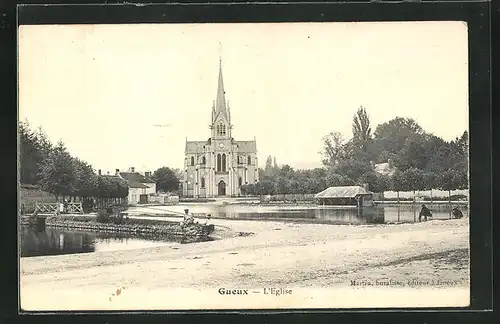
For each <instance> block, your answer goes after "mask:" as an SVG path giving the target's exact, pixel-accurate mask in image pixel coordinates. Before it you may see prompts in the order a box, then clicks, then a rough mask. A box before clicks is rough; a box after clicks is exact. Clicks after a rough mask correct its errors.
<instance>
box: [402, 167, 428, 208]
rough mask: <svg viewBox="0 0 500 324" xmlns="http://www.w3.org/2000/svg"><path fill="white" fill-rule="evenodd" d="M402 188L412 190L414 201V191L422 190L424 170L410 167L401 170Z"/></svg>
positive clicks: (423, 186) (423, 187)
mask: <svg viewBox="0 0 500 324" xmlns="http://www.w3.org/2000/svg"><path fill="white" fill-rule="evenodd" d="M403 179H404V180H403V183H404V185H403V188H404V189H405V190H408V191H413V201H415V191H416V190H424V189H425V182H424V172H423V171H422V170H420V169H417V168H410V169H407V170H405V171H404V172H403Z"/></svg>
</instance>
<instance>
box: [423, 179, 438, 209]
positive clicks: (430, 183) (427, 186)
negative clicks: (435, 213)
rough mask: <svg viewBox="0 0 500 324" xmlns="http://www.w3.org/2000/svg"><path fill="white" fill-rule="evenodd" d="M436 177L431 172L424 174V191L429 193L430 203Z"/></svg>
mask: <svg viewBox="0 0 500 324" xmlns="http://www.w3.org/2000/svg"><path fill="white" fill-rule="evenodd" d="M436 181H437V175H436V174H435V173H434V172H432V171H425V172H424V190H430V191H431V202H432V189H434V188H436Z"/></svg>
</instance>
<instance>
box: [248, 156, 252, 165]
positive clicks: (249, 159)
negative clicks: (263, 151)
mask: <svg viewBox="0 0 500 324" xmlns="http://www.w3.org/2000/svg"><path fill="white" fill-rule="evenodd" d="M248 164H252V157H251V156H250V155H249V156H248Z"/></svg>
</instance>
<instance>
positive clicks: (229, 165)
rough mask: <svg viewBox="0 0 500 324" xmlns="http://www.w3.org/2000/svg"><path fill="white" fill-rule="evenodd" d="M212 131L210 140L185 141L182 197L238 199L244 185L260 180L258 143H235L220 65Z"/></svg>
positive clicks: (211, 124) (211, 125) (254, 141)
mask: <svg viewBox="0 0 500 324" xmlns="http://www.w3.org/2000/svg"><path fill="white" fill-rule="evenodd" d="M209 128H210V137H209V138H208V140H205V141H188V140H187V139H186V149H185V159H184V181H183V184H182V192H183V195H184V196H186V197H196V198H211V197H224V196H239V195H241V186H243V185H245V184H253V183H256V182H258V181H259V168H258V161H257V144H256V140H255V138H254V140H253V141H236V140H234V138H233V137H232V124H231V111H230V107H229V103H228V102H227V101H226V98H225V92H224V82H223V78H222V66H221V65H219V78H218V85H217V96H216V100H214V102H213V105H212V120H211V123H210V127H209Z"/></svg>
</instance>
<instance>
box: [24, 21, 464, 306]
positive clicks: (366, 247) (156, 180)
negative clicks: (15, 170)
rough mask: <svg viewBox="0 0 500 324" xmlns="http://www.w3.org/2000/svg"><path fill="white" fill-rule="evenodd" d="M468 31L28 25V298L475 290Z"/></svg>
mask: <svg viewBox="0 0 500 324" xmlns="http://www.w3.org/2000/svg"><path fill="white" fill-rule="evenodd" d="M467 42H468V29H467V24H466V23H464V22H459V21H455V22H454V21H446V22H444V21H443V22H437V21H436V22H433V21H427V22H331V23H259V24H256V23H225V24H219V23H204V24H169V23H162V24H159V23H158V24H120V25H118V24H95V25H92V24H85V25H21V26H19V31H18V57H19V58H18V64H19V66H18V68H19V115H18V116H19V118H18V121H19V142H18V143H19V146H18V147H19V197H20V201H19V211H20V213H19V214H20V216H19V239H20V241H19V243H20V244H19V247H20V250H19V258H20V302H21V309H22V310H23V311H26V312H28V311H40V310H42V311H63V310H71V311H86V310H100V311H108V310H121V311H135V310H142V311H144V310H235V309H250V310H251V309H278V310H279V309H312V308H314V309H318V308H320V309H321V308H324V309H332V308H334V309H352V308H357V309H359V308H382V309H383V308H399V307H405V308H421V307H431V308H434V307H448V306H453V307H460V306H464V307H465V306H468V305H469V302H470V300H469V299H470V298H469V295H470V289H469V288H470V285H469V263H470V262H469V261H470V257H469V234H470V233H469V217H470V215H469V155H468V154H469V126H468V125H469V122H468V111H469V107H468V88H469V83H468V77H469V74H468V43H467Z"/></svg>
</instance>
